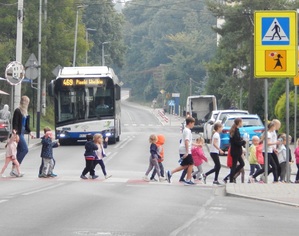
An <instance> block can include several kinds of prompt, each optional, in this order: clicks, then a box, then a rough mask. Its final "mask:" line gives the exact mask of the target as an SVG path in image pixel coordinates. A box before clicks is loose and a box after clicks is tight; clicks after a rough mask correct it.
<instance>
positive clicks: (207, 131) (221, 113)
mask: <svg viewBox="0 0 299 236" xmlns="http://www.w3.org/2000/svg"><path fill="white" fill-rule="evenodd" d="M244 114H249V112H248V111H246V110H218V111H215V113H214V115H213V113H212V115H211V118H210V119H209V120H208V121H207V122H206V123H205V125H204V131H203V136H204V139H205V140H206V142H210V140H211V136H212V132H213V129H214V124H215V123H216V122H222V120H223V118H224V117H225V116H227V115H244Z"/></svg>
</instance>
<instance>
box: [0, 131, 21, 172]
mask: <svg viewBox="0 0 299 236" xmlns="http://www.w3.org/2000/svg"><path fill="white" fill-rule="evenodd" d="M18 142H19V136H18V135H17V134H16V132H15V131H13V132H12V134H11V137H10V138H9V139H8V141H7V144H6V154H5V163H4V165H3V167H2V169H1V172H0V175H1V177H5V175H4V171H5V170H6V168H7V166H8V164H9V162H12V163H14V165H15V169H16V171H17V173H16V175H15V176H16V177H22V176H23V174H22V173H21V172H20V164H19V162H18V160H17V145H18Z"/></svg>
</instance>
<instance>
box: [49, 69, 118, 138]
mask: <svg viewBox="0 0 299 236" xmlns="http://www.w3.org/2000/svg"><path fill="white" fill-rule="evenodd" d="M49 95H50V96H53V97H54V104H55V131H56V138H57V139H58V140H59V142H60V143H61V144H71V143H76V142H80V141H86V135H87V134H95V133H102V134H103V136H104V137H105V136H106V137H109V142H110V143H115V142H117V141H119V139H120V133H121V124H120V117H121V107H120V99H121V97H120V85H119V81H118V78H117V76H116V75H115V74H114V72H113V70H112V69H111V68H109V67H106V66H92V67H64V68H62V69H60V71H59V73H58V76H57V78H56V79H55V80H52V81H51V83H50V85H49Z"/></svg>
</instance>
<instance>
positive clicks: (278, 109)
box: [274, 91, 299, 135]
mask: <svg viewBox="0 0 299 236" xmlns="http://www.w3.org/2000/svg"><path fill="white" fill-rule="evenodd" d="M294 97H295V94H294V91H291V92H290V94H289V104H290V105H289V131H290V135H292V132H293V131H294V122H295V105H294V104H295V103H294ZM297 101H298V98H297ZM296 105H297V116H296V120H297V121H298V119H299V115H298V111H299V104H298V102H297V104H296ZM274 115H275V116H276V117H277V119H279V120H280V121H281V128H280V130H279V131H280V132H286V122H285V121H286V94H285V93H284V94H282V95H281V96H280V98H279V99H278V102H277V104H276V106H275V114H274ZM298 131H299V127H298V125H297V132H296V133H297V134H298Z"/></svg>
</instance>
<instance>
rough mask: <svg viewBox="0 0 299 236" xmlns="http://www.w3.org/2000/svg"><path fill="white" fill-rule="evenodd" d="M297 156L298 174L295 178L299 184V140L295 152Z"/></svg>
mask: <svg viewBox="0 0 299 236" xmlns="http://www.w3.org/2000/svg"><path fill="white" fill-rule="evenodd" d="M294 154H295V159H296V166H297V174H296V178H295V183H296V184H299V138H298V139H297V142H296V149H295V151H294Z"/></svg>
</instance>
